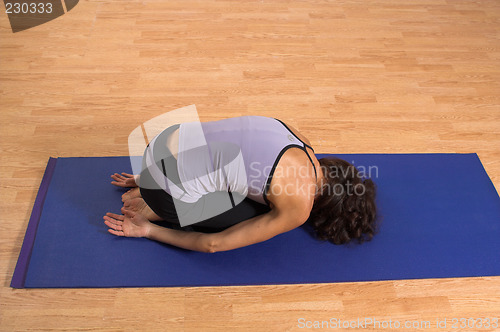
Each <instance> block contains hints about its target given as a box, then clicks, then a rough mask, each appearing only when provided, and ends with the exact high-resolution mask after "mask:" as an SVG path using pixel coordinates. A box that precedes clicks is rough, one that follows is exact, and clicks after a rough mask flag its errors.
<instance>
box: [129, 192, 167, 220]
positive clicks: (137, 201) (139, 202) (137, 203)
mask: <svg viewBox="0 0 500 332" xmlns="http://www.w3.org/2000/svg"><path fill="white" fill-rule="evenodd" d="M123 207H124V208H125V210H131V211H135V212H137V213H139V214H142V215H143V216H144V217H146V218H147V219H148V220H150V221H161V220H163V219H162V218H161V217H160V216H158V215H157V214H156V213H154V211H153V210H151V208H150V207H149V206H148V205H147V204H146V202H145V201H144V200H143V199H142V198H141V197H135V198H132V199H129V200H126V201H125V202H124V203H123Z"/></svg>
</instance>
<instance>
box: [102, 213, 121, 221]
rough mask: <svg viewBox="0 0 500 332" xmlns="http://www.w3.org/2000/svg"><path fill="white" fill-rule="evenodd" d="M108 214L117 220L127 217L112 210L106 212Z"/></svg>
mask: <svg viewBox="0 0 500 332" xmlns="http://www.w3.org/2000/svg"><path fill="white" fill-rule="evenodd" d="M106 216H108V217H111V218H114V219H116V220H120V221H123V220H124V219H125V217H124V216H123V215H121V214H116V213H112V212H108V213H106Z"/></svg>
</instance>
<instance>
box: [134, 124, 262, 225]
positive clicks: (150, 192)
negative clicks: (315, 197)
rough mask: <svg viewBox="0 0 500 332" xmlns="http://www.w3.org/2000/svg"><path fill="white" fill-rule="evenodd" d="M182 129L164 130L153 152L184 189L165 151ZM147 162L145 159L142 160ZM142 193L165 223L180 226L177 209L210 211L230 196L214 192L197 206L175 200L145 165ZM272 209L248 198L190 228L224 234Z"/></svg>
mask: <svg viewBox="0 0 500 332" xmlns="http://www.w3.org/2000/svg"><path fill="white" fill-rule="evenodd" d="M177 128H179V125H174V126H172V127H169V128H168V129H166V130H164V131H163V132H162V133H161V134H160V135H159V136H158V137H157V139H156V142H155V145H154V147H153V149H154V155H155V156H162V157H164V158H163V159H161V160H159V161H157V165H158V167H160V169H163V172H164V173H165V174H168V178H169V180H171V181H172V182H173V183H175V184H176V185H177V186H179V187H180V188H182V189H183V187H182V184H181V181H180V179H179V172H178V169H177V159H176V158H175V157H174V156H173V155H172V154H171V152H170V151H169V150H168V148H167V147H166V142H167V138H168V137H169V136H170V134H171V133H173V132H174V131H175V130H176V129H177ZM143 160H145V158H143ZM140 184H141V185H140V192H141V196H142V198H143V199H144V201H145V202H146V204H147V205H148V206H149V207H150V208H151V209H152V210H153V211H154V212H155V213H156V214H157V215H158V216H160V217H161V218H162V219H163V220H165V222H167V223H170V224H173V225H174V226H180V223H179V217H178V215H177V209H180V210H182V211H190V212H192V213H195V214H196V210H200V211H201V210H204V209H210V206H211V205H212V204H211V203H213V202H215V201H217V202H220V198H221V195H224V196H227V195H228V193H227V192H225V191H224V192H213V193H209V194H207V195H205V196H203V198H202V199H200V201H198V202H196V203H185V202H182V201H179V200H176V201H175V203H174V199H173V198H172V196H171V195H170V194H168V193H167V192H166V191H165V190H163V189H162V188H159V186H158V185H157V184H156V182H155V180H154V179H153V178H152V176H151V174H150V173H149V170H148V169H147V167H145V165H144V162H143V167H142V172H141V178H140ZM269 211H270V208H269V207H268V206H267V205H264V204H260V203H258V202H255V201H253V200H251V199H249V198H245V199H243V200H242V201H241V202H240V203H239V204H237V205H235V206H233V207H232V208H230V209H229V210H227V211H225V212H223V213H221V214H218V215H216V216H214V217H211V218H208V219H205V220H202V221H200V222H197V223H195V224H193V225H191V228H192V229H193V230H195V231H200V232H218V231H221V230H224V229H226V228H228V227H230V226H233V225H235V224H237V223H240V222H242V221H245V220H247V219H250V218H253V217H256V216H258V215H261V214H264V213H266V212H269Z"/></svg>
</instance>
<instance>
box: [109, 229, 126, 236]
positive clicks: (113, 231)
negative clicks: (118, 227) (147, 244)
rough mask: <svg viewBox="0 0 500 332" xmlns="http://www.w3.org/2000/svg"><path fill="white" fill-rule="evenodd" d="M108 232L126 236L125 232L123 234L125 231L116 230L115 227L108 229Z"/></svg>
mask: <svg viewBox="0 0 500 332" xmlns="http://www.w3.org/2000/svg"><path fill="white" fill-rule="evenodd" d="M108 232H110V233H111V234H113V235H116V236H125V234H123V232H119V231H115V230H114V229H108Z"/></svg>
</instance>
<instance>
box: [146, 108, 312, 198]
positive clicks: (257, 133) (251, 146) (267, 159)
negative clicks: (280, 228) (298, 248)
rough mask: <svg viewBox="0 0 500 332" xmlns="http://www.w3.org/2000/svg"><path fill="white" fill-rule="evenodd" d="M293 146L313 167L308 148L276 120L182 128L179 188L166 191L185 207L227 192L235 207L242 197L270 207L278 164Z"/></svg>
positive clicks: (253, 118) (244, 119) (171, 186)
mask: <svg viewBox="0 0 500 332" xmlns="http://www.w3.org/2000/svg"><path fill="white" fill-rule="evenodd" d="M154 143H155V142H154V140H152V141H151V143H150V145H151V144H153V145H154ZM292 147H297V148H300V149H302V150H303V151H304V152H305V153H306V155H307V156H308V158H309V160H310V161H311V163H312V159H311V157H310V156H309V154H308V153H307V150H306V147H309V148H310V146H308V145H307V144H305V143H304V142H303V141H301V140H300V139H299V138H298V137H297V136H295V135H294V134H293V132H292V131H291V130H290V129H289V128H288V127H287V126H286V125H285V124H284V123H283V122H281V121H280V120H277V119H273V118H267V117H262V116H243V117H237V118H229V119H224V120H219V121H212V122H202V123H199V122H188V123H182V124H181V125H180V128H179V152H178V155H177V168H178V172H179V179H180V180H181V183H182V188H180V187H179V186H176V185H175V184H173V183H172V182H169V181H166V183H168V185H167V186H166V188H165V189H166V191H167V192H168V193H169V194H171V195H172V196H173V197H174V198H177V199H179V200H181V201H183V202H186V203H194V202H196V201H198V200H199V199H200V198H201V197H202V196H204V195H207V194H208V193H210V192H215V191H227V192H229V193H231V195H232V197H231V200H232V201H233V200H234V202H233V203H234V204H238V202H240V201H241V200H243V199H244V198H245V197H248V198H250V199H252V200H254V201H257V202H259V203H262V204H268V203H269V202H268V201H267V198H266V194H267V191H268V190H269V186H270V183H271V180H272V176H273V173H274V170H275V168H276V165H277V164H278V162H279V160H280V158H281V156H282V155H283V154H284V153H285V151H287V150H288V149H289V148H292ZM311 149H312V148H311ZM312 164H313V167H314V163H312ZM153 171H154V170H153ZM314 171H315V172H316V168H314ZM155 173H156V174H155V175H156V177H158V178H161V177H162V176H164V174H163V173H162V172H161V170H159V169H157V170H156V172H155ZM165 180H167V179H164V181H165Z"/></svg>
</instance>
